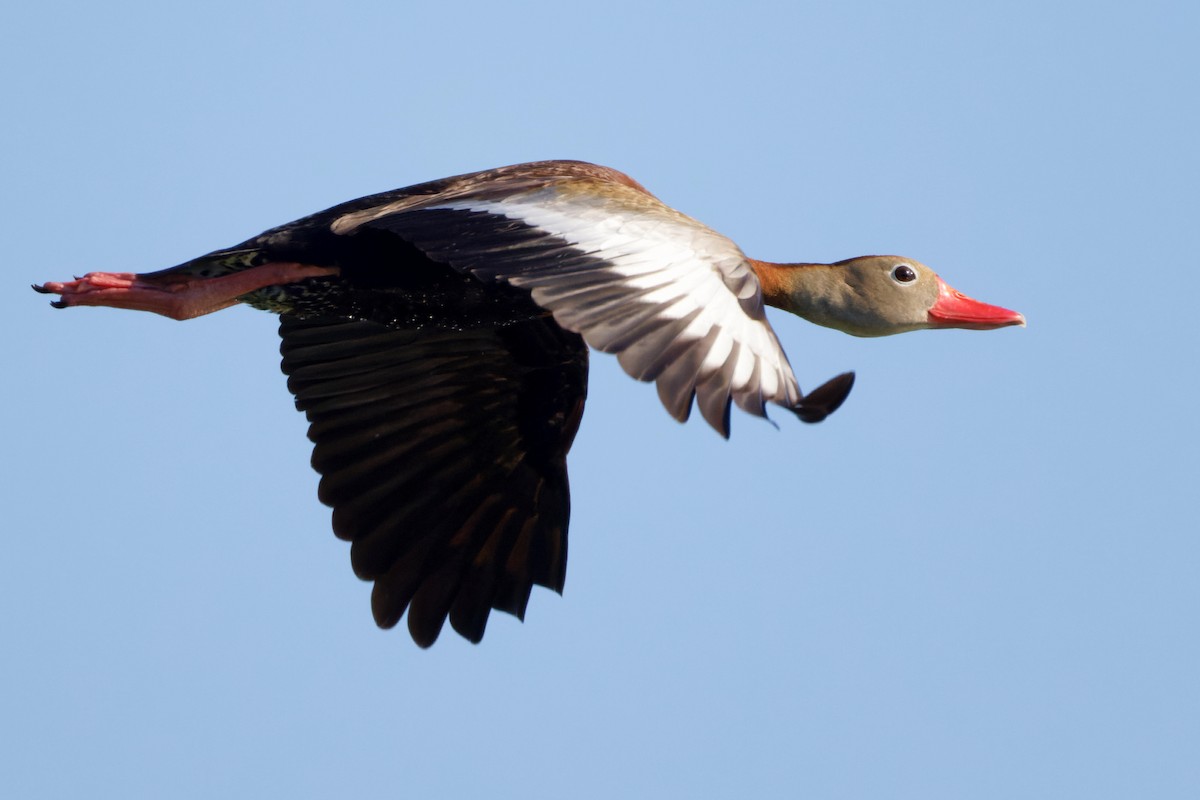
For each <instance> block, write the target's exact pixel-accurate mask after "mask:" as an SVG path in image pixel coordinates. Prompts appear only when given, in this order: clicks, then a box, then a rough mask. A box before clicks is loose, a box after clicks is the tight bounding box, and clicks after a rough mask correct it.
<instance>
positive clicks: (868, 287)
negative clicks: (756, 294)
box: [755, 256, 1025, 336]
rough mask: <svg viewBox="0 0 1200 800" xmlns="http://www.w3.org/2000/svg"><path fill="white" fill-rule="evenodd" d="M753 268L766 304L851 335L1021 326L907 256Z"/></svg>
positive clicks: (1018, 318)
mask: <svg viewBox="0 0 1200 800" xmlns="http://www.w3.org/2000/svg"><path fill="white" fill-rule="evenodd" d="M755 267H756V271H758V272H759V275H760V278H761V279H763V281H762V282H763V290H764V294H765V296H766V299H767V302H768V303H770V304H771V305H775V306H778V307H780V308H784V309H786V310H788V311H791V312H792V313H794V314H798V315H800V316H801V317H804V318H805V319H807V320H809V321H810V322H815V323H817V324H818V325H824V326H825V327H828V328H836V329H838V330H841V331H845V332H846V333H849V334H853V335H855V336H887V335H890V334H893V333H903V332H905V331H915V330H921V329H923V328H971V329H974V330H988V329H990V328H1003V327H1005V326H1008V325H1024V324H1025V317H1024V316H1022V315H1021V314H1018V313H1017V312H1015V311H1010V310H1008V309H1007V308H1001V307H1000V306H993V305H988V304H987V303H981V302H979V301H978V300H973V299H971V298H970V297H967V296H966V295H964V294H962V293H961V292H959V291H957V290H955V289H953V288H951V287H950V286H949V285H948V284H947V283H946V282H945V281H943V280H942V279H941V278H940V277H938V274H937V273H936V272H934V271H933V270H931V269H930V268H929V267H927V266H925V265H924V264H922V263H921V262H919V261H916V260H914V259H911V258H903V257H901V256H860V257H858V258H851V259H847V260H845V261H838V262H837V263H834V264H794V265H770V264H766V265H763V264H761V262H759V263H756V264H755ZM760 267H765V269H762V268H760ZM764 273H765V274H764Z"/></svg>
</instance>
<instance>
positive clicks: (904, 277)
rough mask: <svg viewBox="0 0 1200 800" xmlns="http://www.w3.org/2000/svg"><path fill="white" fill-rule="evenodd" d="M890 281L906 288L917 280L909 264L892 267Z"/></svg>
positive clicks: (915, 272) (915, 273)
mask: <svg viewBox="0 0 1200 800" xmlns="http://www.w3.org/2000/svg"><path fill="white" fill-rule="evenodd" d="M891 275H892V280H894V281H895V282H896V283H898V284H900V285H901V286H908V285H909V284H911V283H912V282H913V281H915V280H916V279H917V271H916V270H915V269H913V268H912V266H911V265H909V264H897V265H896V266H894V267H892V272H891Z"/></svg>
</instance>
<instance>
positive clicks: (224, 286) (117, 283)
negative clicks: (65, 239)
mask: <svg viewBox="0 0 1200 800" xmlns="http://www.w3.org/2000/svg"><path fill="white" fill-rule="evenodd" d="M337 273H338V270H337V268H336V267H317V266H313V265H312V264H297V263H294V262H281V261H273V262H271V263H269V264H263V265H262V266H258V267H251V268H249V269H245V270H242V271H240V272H235V273H233V274H231V275H223V276H222V277H220V278H197V277H192V276H185V275H170V274H169V273H168V274H163V275H153V276H143V275H135V274H134V273H132V272H89V273H88V274H87V275H84V276H83V277H82V278H76V279H75V280H73V281H65V282H61V283H60V282H57V281H51V282H49V283H44V284H42V285H40V286H37V285H35V286H34V287H33V288H34V289H35V290H36V291H39V292H42V293H43V294H58V295H62V297H61V298H60V299H59V300H56V301H55V302H54V303H52V304H51V305H53V306H54V307H55V308H70V307H71V306H109V307H111V308H128V309H132V310H134V311H152V312H154V313H155V314H162V315H163V316H164V317H170V318H171V319H191V318H193V317H199V316H203V315H204V314H211V313H212V312H214V311H220V310H221V309H222V308H228V307H229V306H231V305H233V304H234V303H236V302H237V298H239V297H241V296H242V295H244V294H247V293H248V292H253V291H255V290H256V289H261V288H263V287H264V286H275V285H278V284H285V283H295V282H296V281H301V280H304V279H305V278H320V277H325V276H328V275H336V274H337Z"/></svg>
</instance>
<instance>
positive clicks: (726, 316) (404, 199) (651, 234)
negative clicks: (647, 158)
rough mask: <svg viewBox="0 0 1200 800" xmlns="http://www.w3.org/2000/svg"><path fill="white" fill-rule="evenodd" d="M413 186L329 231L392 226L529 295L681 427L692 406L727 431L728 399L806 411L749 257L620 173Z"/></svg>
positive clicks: (502, 174)
mask: <svg viewBox="0 0 1200 800" xmlns="http://www.w3.org/2000/svg"><path fill="white" fill-rule="evenodd" d="M572 167H573V168H572ZM415 188H416V189H420V191H412V190H410V191H408V192H406V193H403V194H398V195H394V196H392V197H381V198H380V200H381V202H379V203H377V204H373V205H370V206H366V207H363V206H362V205H359V206H357V207H355V208H353V209H346V210H345V213H342V214H341V215H340V216H337V217H336V218H335V219H334V221H333V223H332V226H331V227H332V230H333V231H334V232H335V233H337V234H344V235H350V234H354V233H355V232H357V231H361V230H364V229H377V230H386V231H390V232H392V233H395V234H397V235H398V236H400V237H402V238H404V239H405V240H407V241H409V242H412V243H413V244H415V245H416V246H417V247H418V248H420V249H421V250H422V251H423V252H425V253H426V254H427V255H428V256H429V257H430V258H431V259H433V260H434V261H438V262H442V263H447V264H450V265H451V266H453V267H454V268H455V269H458V270H460V271H462V272H465V273H470V274H471V275H474V276H475V277H477V278H479V279H481V280H485V281H500V282H504V283H507V284H510V285H512V286H516V287H522V288H527V289H529V290H530V292H531V294H532V297H533V300H534V302H536V303H537V304H539V305H540V306H542V307H543V308H545V309H547V310H549V311H551V312H552V313H553V314H554V318H555V320H557V322H558V323H559V324H560V325H562V326H563V327H564V328H566V329H567V330H570V331H574V332H576V333H579V334H580V335H582V336H583V338H584V339H585V340H586V341H587V343H588V344H590V345H591V346H592V347H595V348H596V349H598V350H602V351H605V352H610V353H616V354H617V357H618V359H619V361H620V363H621V366H622V367H623V368H624V369H625V371H626V372H628V373H629V374H630V375H632V376H633V377H635V378H637V379H639V380H645V381H655V382H656V384H657V387H658V393H659V396H660V398H661V399H662V402H663V404H664V405H665V406H666V408H667V410H668V411H669V412H670V413H671V414H672V415H673V416H674V417H676V418H677V419H680V420H684V419H686V418H687V416H688V414H689V412H690V409H691V404H692V399H693V397H695V399H696V401H697V405H698V406H699V407H700V411H701V413H702V414H703V416H704V418H705V419H706V420H708V422H709V423H710V424H711V425H712V426H713V427H714V428H716V429H717V430H718V431H719V432H720V433H721V434H722V435H725V436H728V434H729V419H728V417H729V406H730V401H731V400H732V401H733V402H736V403H737V404H738V405H739V406H740V407H741V408H743V409H745V410H746V411H748V412H750V413H752V414H757V415H759V416H765V403H767V402H772V403H777V404H779V405H781V406H783V407H785V408H788V409H795V408H796V407H797V406H798V405H799V403H800V400H801V394H800V389H799V387H798V386H797V384H796V379H795V376H794V375H793V373H792V370H791V367H790V366H789V365H788V362H787V357H786V356H785V355H784V353H783V350H782V348H781V347H780V344H779V341H778V340H777V339H776V337H775V333H774V332H773V331H772V329H771V327H770V325H769V323H768V322H767V320H766V317H765V315H764V309H763V301H762V292H761V289H760V287H759V284H758V279H757V278H756V277H755V275H754V272H753V270H752V269H751V267H750V264H749V261H748V260H747V259H746V257H745V255H744V254H743V253H742V251H741V250H740V249H738V247H737V246H736V245H735V244H734V243H733V242H731V241H730V240H729V239H727V238H725V237H724V236H721V235H720V234H718V233H716V232H715V231H713V230H711V229H709V228H707V227H705V226H704V225H702V224H700V223H699V222H697V221H695V220H693V219H691V218H690V217H687V216H685V215H683V214H681V213H679V212H677V211H675V210H674V209H671V208H669V207H668V206H666V205H664V204H663V203H661V202H660V201H659V200H657V199H656V198H654V197H653V196H652V195H650V194H649V193H647V192H646V191H645V190H644V189H642V188H641V187H640V186H638V185H637V184H635V183H633V182H632V181H631V180H629V179H628V178H626V177H625V176H623V175H621V174H620V173H617V172H615V171H612V170H606V169H604V168H601V167H594V166H592V165H572V164H570V163H568V162H548V163H547V164H544V165H522V167H521V168H519V169H518V168H509V169H508V170H497V171H493V172H491V173H485V174H481V175H478V176H464V177H463V178H460V179H449V180H447V181H445V182H440V183H439V184H437V185H430V186H428V187H415Z"/></svg>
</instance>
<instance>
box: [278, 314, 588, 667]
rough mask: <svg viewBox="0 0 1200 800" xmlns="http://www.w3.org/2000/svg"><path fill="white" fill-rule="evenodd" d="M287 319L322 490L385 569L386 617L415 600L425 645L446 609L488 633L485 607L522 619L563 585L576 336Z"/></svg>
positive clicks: (366, 556)
mask: <svg viewBox="0 0 1200 800" xmlns="http://www.w3.org/2000/svg"><path fill="white" fill-rule="evenodd" d="M281 320H282V321H281V324H280V335H281V336H282V337H283V344H282V347H281V352H282V354H283V371H284V372H285V373H286V374H287V375H288V388H290V389H291V391H292V392H293V394H295V396H296V406H297V408H299V409H300V410H302V411H304V412H305V414H306V415H307V416H308V419H309V422H310V423H311V425H310V427H309V438H310V439H312V440H313V442H314V443H315V445H316V446H315V449H314V451H313V459H312V463H313V467H314V468H315V469H316V470H317V472H319V473H320V474H321V476H322V478H321V483H320V493H319V496H320V499H321V501H322V502H324V503H326V504H327V505H330V506H332V507H333V529H334V532H335V533H336V534H337V535H338V536H339V537H340V538H342V539H346V540H349V541H350V542H352V543H353V545H352V547H351V562H352V564H353V566H354V571H355V573H356V574H357V575H358V576H359V577H360V578H363V579H364V580H370V581H374V582H375V586H374V591H373V592H372V596H371V605H372V611H373V612H374V615H375V621H376V622H377V623H378V624H379V625H380V626H381V627H384V628H387V627H391V626H393V625H395V624H396V623H397V622H398V621H399V620H400V617H401V616H402V615H403V614H404V612H405V609H406V608H407V610H408V627H409V631H410V633H411V634H412V637H413V640H414V641H416V643H417V644H419V645H421V646H422V647H428V646H429V645H431V644H433V642H434V641H435V640H436V639H437V636H438V634H439V633H440V631H441V629H442V625H443V623H444V622H445V620H446V618H447V617H449V619H450V624H451V625H452V626H453V628H454V629H455V630H456V631H458V633H460V634H461V635H463V636H464V637H466V638H467V639H469V640H471V641H472V642H478V641H479V640H480V639H482V638H483V633H484V628H485V627H486V625H487V618H488V614H489V613H490V611H491V609H493V608H496V609H499V610H501V611H505V612H508V613H510V614H514V615H516V616H517V617H518V618H523V617H524V613H525V606H526V604H527V602H528V600H529V594H530V591H531V590H532V587H533V584H538V585H541V586H546V587H549V588H551V589H553V590H555V591H556V592H561V591H562V588H563V581H564V577H565V574H566V563H567V522H568V517H569V513H570V496H569V490H568V485H567V464H566V455H567V451H568V450H569V449H570V447H571V442H572V440H573V439H574V437H575V432H576V430H577V429H578V426H579V420H580V418H581V416H582V414H583V404H584V397H585V395H586V392H587V347H586V346H585V345H584V343H583V340H582V339H581V338H580V337H579V336H577V335H576V334H573V333H569V332H567V331H564V330H563V329H562V328H560V327H559V326H558V325H557V324H555V322H554V321H553V320H552V319H550V318H549V316H545V317H539V318H535V319H531V320H526V321H523V322H518V323H515V324H512V325H507V326H504V327H500V328H491V327H485V328H471V329H466V330H409V329H400V330H397V329H393V328H389V327H387V326H385V325H382V324H378V323H374V322H365V321H347V320H345V319H333V318H329V319H300V318H298V317H295V316H291V315H284V316H283V317H282V318H281Z"/></svg>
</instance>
